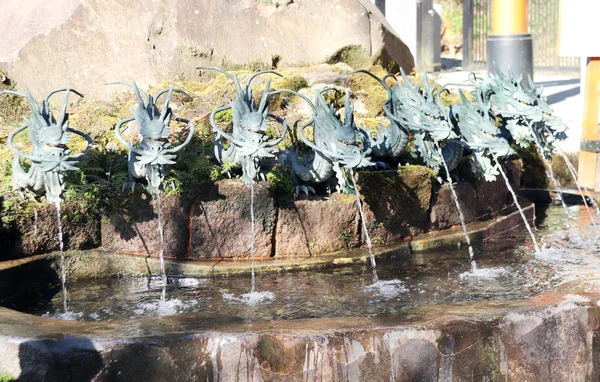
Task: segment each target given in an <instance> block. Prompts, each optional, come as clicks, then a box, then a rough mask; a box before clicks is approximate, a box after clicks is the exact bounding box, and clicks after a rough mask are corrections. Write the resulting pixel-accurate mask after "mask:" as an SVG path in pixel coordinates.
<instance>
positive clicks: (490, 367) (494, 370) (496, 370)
mask: <svg viewBox="0 0 600 382" xmlns="http://www.w3.org/2000/svg"><path fill="white" fill-rule="evenodd" d="M482 353H483V362H484V365H485V368H486V376H487V378H488V380H489V381H490V382H496V381H500V377H501V376H502V374H501V373H500V362H499V359H498V347H497V345H496V342H495V341H494V340H491V341H487V342H485V344H484V346H483V352H482Z"/></svg>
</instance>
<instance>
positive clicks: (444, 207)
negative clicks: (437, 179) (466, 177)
mask: <svg viewBox="0 0 600 382" xmlns="http://www.w3.org/2000/svg"><path fill="white" fill-rule="evenodd" d="M454 191H455V192H456V196H457V197H458V203H459V204H460V206H461V211H462V213H463V216H464V218H465V223H470V222H472V221H473V220H474V219H475V217H476V213H475V212H476V211H475V209H474V208H473V206H474V205H476V195H475V190H474V189H473V186H471V184H469V183H467V182H460V183H458V184H456V185H454ZM457 224H461V223H460V216H459V214H458V210H457V209H456V203H455V202H454V198H453V197H452V190H451V187H450V185H449V184H448V183H444V184H443V185H442V186H441V188H440V189H439V191H438V192H437V193H435V194H434V196H433V202H432V207H431V228H432V229H446V228H450V227H452V226H454V225H457Z"/></svg>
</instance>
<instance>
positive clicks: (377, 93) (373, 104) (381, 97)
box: [350, 66, 392, 118]
mask: <svg viewBox="0 0 600 382" xmlns="http://www.w3.org/2000/svg"><path fill="white" fill-rule="evenodd" d="M369 71H370V72H371V73H373V74H375V75H376V76H378V77H379V78H382V77H383V76H385V75H386V74H388V72H386V71H385V70H384V69H383V68H382V67H381V66H373V67H371V68H370V69H369ZM350 79H351V82H350V89H351V90H352V92H353V93H354V94H356V95H358V96H360V97H361V99H363V102H364V104H365V109H366V115H365V117H366V118H375V117H377V116H379V115H382V114H383V102H384V101H385V100H386V99H387V98H388V93H387V91H386V90H385V89H384V88H383V86H381V84H379V83H378V82H377V81H375V80H374V79H373V78H371V77H369V76H367V75H364V74H360V73H357V74H353V75H352V76H350ZM388 85H392V84H391V83H388Z"/></svg>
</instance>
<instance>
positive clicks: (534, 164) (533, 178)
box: [513, 145, 549, 188]
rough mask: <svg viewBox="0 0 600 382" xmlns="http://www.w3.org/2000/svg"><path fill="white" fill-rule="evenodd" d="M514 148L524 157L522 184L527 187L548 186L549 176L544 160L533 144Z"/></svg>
mask: <svg viewBox="0 0 600 382" xmlns="http://www.w3.org/2000/svg"><path fill="white" fill-rule="evenodd" d="M513 150H515V151H516V152H517V155H519V157H521V159H523V173H522V174H521V186H523V187H527V188H548V185H549V182H548V176H547V174H546V165H545V164H544V160H543V159H542V157H541V156H540V154H539V153H538V152H537V150H536V149H535V147H534V146H533V145H531V146H529V147H528V148H522V147H514V146H513Z"/></svg>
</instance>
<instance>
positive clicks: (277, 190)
mask: <svg viewBox="0 0 600 382" xmlns="http://www.w3.org/2000/svg"><path fill="white" fill-rule="evenodd" d="M267 182H269V186H270V189H271V192H272V193H273V195H286V194H289V193H290V191H291V190H292V186H293V183H292V176H291V175H290V172H289V170H288V169H286V168H285V167H283V166H282V165H281V164H277V165H275V166H274V167H273V168H272V169H271V171H269V173H267Z"/></svg>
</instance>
